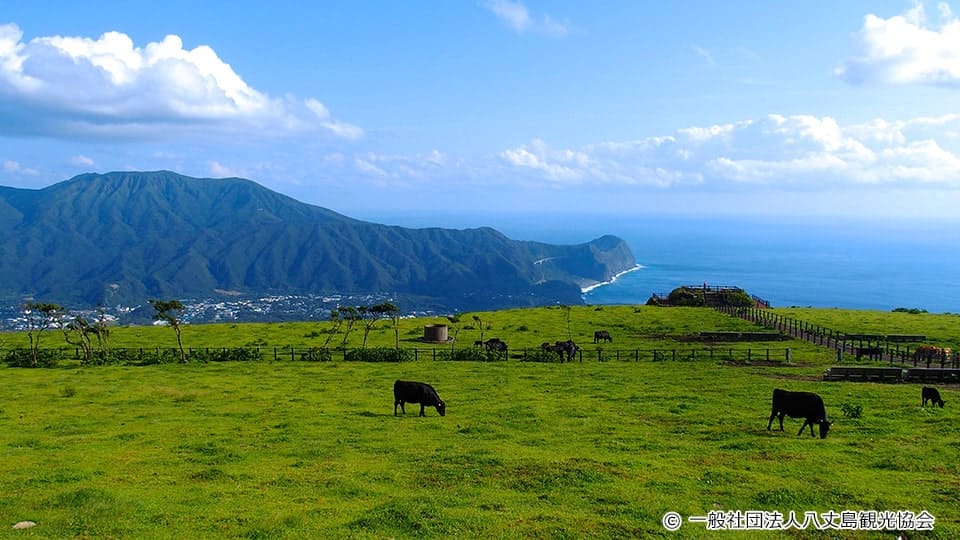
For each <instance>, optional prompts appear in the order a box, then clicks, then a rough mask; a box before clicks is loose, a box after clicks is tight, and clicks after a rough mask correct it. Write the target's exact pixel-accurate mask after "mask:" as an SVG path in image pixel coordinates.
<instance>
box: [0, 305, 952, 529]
mask: <svg viewBox="0 0 960 540" xmlns="http://www.w3.org/2000/svg"><path fill="white" fill-rule="evenodd" d="M803 311H804V314H803V315H801V314H799V313H797V314H793V315H792V316H796V317H797V318H800V319H802V320H807V321H808V322H820V324H823V325H826V326H829V325H830V323H828V322H827V321H822V322H821V321H818V320H817V319H816V318H815V317H816V316H817V312H819V311H833V310H812V311H810V312H809V313H807V312H806V310H803ZM471 315H472V314H468V315H467V316H465V317H464V324H467V325H474V324H475V322H474V321H473V320H472V318H471ZM478 315H479V316H480V317H481V319H482V320H483V322H484V323H485V324H490V325H491V327H492V328H491V329H489V330H486V331H485V337H486V338H489V337H494V336H496V337H500V338H502V339H504V340H506V341H508V342H509V343H510V344H511V348H514V349H515V348H522V347H537V346H538V345H539V343H541V342H543V341H554V340H558V339H566V337H567V323H566V316H565V313H564V311H563V310H561V309H559V308H552V309H550V308H541V309H534V310H508V311H501V312H495V313H480V314H478ZM833 315H834V314H833V313H831V314H830V316H833ZM900 315H907V314H895V313H890V314H887V313H874V315H873V316H875V317H876V318H878V319H880V320H886V321H887V322H881V324H885V325H887V326H884V328H889V329H886V330H883V331H878V332H877V333H923V334H926V335H928V336H931V337H934V338H937V337H938V336H939V334H937V333H936V332H937V331H935V330H931V329H929V328H927V327H920V328H917V329H914V328H913V327H901V326H898V325H897V322H896V317H897V316H900ZM854 316H858V312H851V317H854ZM908 316H909V317H917V316H916V315H908ZM921 317H926V316H921ZM939 317H940V316H932V318H933V319H934V320H937V321H939ZM947 317H948V316H947ZM842 320H847V319H842V318H841V321H842ZM908 320H911V319H908ZM851 321H853V319H852V318H851V319H849V320H847V322H849V323H850V327H851V328H850V330H849V331H851V332H854V331H856V332H864V333H866V332H867V331H868V330H867V329H865V328H861V327H859V326H857V325H858V324H859V323H858V322H851ZM890 321H894V322H890ZM430 322H445V319H441V318H436V319H417V320H413V319H408V320H403V321H401V325H402V326H401V332H400V334H401V339H402V340H404V341H403V344H404V346H418V347H424V346H425V345H423V344H420V343H417V342H416V341H414V340H415V338H416V337H418V336H420V335H421V333H422V326H423V324H426V323H430ZM328 325H329V323H327V322H306V323H276V324H262V325H261V324H257V325H252V324H251V325H248V324H240V325H232V324H216V325H190V326H187V327H185V329H184V341H185V345H186V346H188V347H189V346H193V347H221V346H237V345H259V346H263V347H274V346H276V347H284V346H291V345H292V346H297V347H306V346H320V345H321V344H322V342H323V340H325V339H326V334H324V333H323V332H324V330H325V329H326V328H327V327H328ZM380 326H381V327H380V328H379V329H377V330H374V332H373V333H371V336H370V344H371V345H372V346H392V344H393V339H394V337H393V330H392V329H391V328H389V326H388V325H387V324H385V323H381V325H380ZM834 327H839V329H843V328H844V327H842V326H840V325H839V324H837V325H836V326H834ZM570 328H571V334H572V337H573V338H574V339H575V340H577V341H578V342H579V343H582V344H584V346H585V347H587V348H592V347H593V345H592V343H591V342H592V334H593V331H594V330H595V329H607V330H609V331H610V332H611V334H613V335H614V338H615V340H616V342H615V343H614V344H613V345H610V344H605V345H603V347H604V350H608V349H612V348H614V347H622V348H624V349H629V348H644V349H649V348H658V347H662V348H671V347H688V346H703V345H702V344H692V343H680V342H677V341H676V340H675V339H673V337H671V336H678V335H686V334H691V333H695V332H698V331H710V330H714V331H715V330H744V331H750V330H756V327H754V326H753V325H751V324H749V323H746V322H745V321H741V320H739V319H735V318H732V317H728V316H725V315H722V314H719V313H716V312H713V311H712V310H707V309H697V308H671V309H662V308H660V309H658V308H647V307H640V308H634V307H627V306H619V307H609V306H604V307H602V308H600V309H597V308H595V307H586V306H584V307H574V308H573V309H572V311H571V318H570ZM931 328H932V327H931ZM943 334H944V335H943V336H942V339H943V340H947V339H949V337H948V335H949V330H947V331H944V332H943ZM361 337H362V336H361V332H360V331H359V330H354V332H353V334H352V335H351V339H350V341H349V342H348V345H353V346H356V345H359V343H360V338H361ZM478 338H479V331H478V330H477V329H475V328H474V329H464V330H462V331H461V334H460V341H461V343H466V344H469V343H472V342H473V340H475V339H478ZM0 339H2V340H3V342H4V343H3V346H7V347H9V346H15V345H18V344H20V343H19V342H20V341H21V340H23V342H24V343H25V338H24V336H23V335H22V334H5V335H2V336H0ZM44 340H45V345H48V346H55V347H59V346H61V344H62V338H61V336H59V335H58V334H56V333H49V334H45V335H44ZM334 343H339V340H338V339H336V340H334ZM947 343H949V341H947ZM112 344H113V346H114V347H173V346H175V337H174V335H173V332H172V331H171V330H170V329H168V328H158V327H143V328H138V327H131V328H117V329H115V330H114V333H113V339H112ZM461 346H463V345H461ZM721 346H722V347H726V346H727V345H721ZM730 346H733V347H747V346H752V347H756V348H762V347H771V348H774V347H779V348H782V347H788V346H789V347H791V348H792V349H793V350H794V351H795V352H794V364H793V365H790V366H786V365H781V366H776V365H774V366H756V365H754V366H732V365H728V364H726V363H723V362H714V361H710V360H706V359H701V360H697V361H677V362H673V361H664V362H652V361H642V362H603V363H601V362H596V361H591V360H590V356H588V355H585V358H586V359H587V360H586V361H584V362H583V363H573V364H533V363H522V362H516V361H510V362H499V363H471V362H464V363H453V362H432V361H420V362H409V363H403V364H362V363H344V362H340V361H335V362H328V363H305V362H290V361H281V362H249V363H211V364H187V365H163V366H144V367H125V366H107V367H95V368H89V367H77V366H76V365H74V364H73V363H72V362H63V363H61V367H60V368H55V369H12V368H6V367H0V377H2V378H3V381H4V387H3V390H2V392H0V456H2V459H0V538H76V537H91V538H93V537H96V538H184V537H189V538H221V537H233V538H333V537H344V538H390V537H397V538H422V537H427V538H430V537H432V538H450V537H465V538H474V537H483V538H488V537H489V538H516V537H527V538H582V537H601V538H646V537H676V538H701V537H703V538H712V537H724V538H742V537H748V536H749V537H752V536H756V535H757V532H730V531H725V532H713V533H708V532H707V531H706V528H705V526H704V525H702V524H692V523H687V524H684V526H683V527H682V528H681V529H680V531H678V532H676V533H667V531H666V530H665V529H664V528H663V527H662V526H661V517H662V516H663V514H664V513H665V512H667V511H676V512H679V513H680V514H682V515H683V516H690V515H700V516H703V515H706V514H707V512H708V511H712V510H744V511H745V510H770V511H773V510H776V511H779V512H782V513H784V514H786V513H787V512H789V511H791V510H793V511H795V512H797V513H798V514H801V513H802V512H804V511H809V510H814V511H819V512H825V511H827V510H836V511H842V510H876V511H883V510H894V511H895V510H911V511H914V512H919V511H921V510H926V511H928V512H930V513H932V514H933V515H934V516H936V518H937V522H936V529H935V530H934V531H933V532H932V533H926V534H921V535H910V537H911V538H912V537H916V536H919V537H930V538H960V510H958V506H957V502H958V501H960V427H958V413H957V412H956V411H957V404H958V403H960V388H954V387H944V386H941V388H940V389H941V393H942V394H943V397H944V399H945V400H946V401H947V406H946V408H945V409H933V408H926V409H924V408H921V407H920V385H915V384H900V385H884V384H873V383H846V382H830V383H827V382H823V381H821V380H820V378H821V375H822V372H823V369H824V367H825V366H826V365H829V364H830V362H831V361H832V359H833V358H835V355H834V354H832V353H831V352H830V351H826V350H823V349H819V348H817V347H815V346H813V345H809V344H806V343H803V342H799V341H784V342H774V343H753V344H750V343H748V344H730ZM444 347H446V346H444ZM397 378H406V379H414V380H424V381H428V382H431V383H432V384H434V385H435V386H436V388H437V389H438V391H439V392H440V395H441V397H443V398H444V399H445V400H446V401H447V402H448V412H447V416H446V417H443V418H441V417H439V416H437V414H436V411H435V410H434V409H432V408H431V409H428V410H427V415H428V416H427V418H417V417H416V414H417V412H418V411H419V407H418V406H415V405H411V406H408V408H407V415H406V416H405V417H397V418H395V417H394V416H393V410H392V393H391V389H392V383H393V380H395V379H397ZM776 387H780V388H786V389H790V390H809V391H815V392H817V393H819V394H820V395H821V396H823V397H824V400H825V402H826V405H827V412H828V415H830V417H831V419H832V420H833V421H834V422H835V424H834V427H833V429H832V430H831V433H830V436H829V437H828V438H827V439H825V440H819V439H814V438H811V437H810V436H809V434H805V435H804V436H802V437H798V436H797V435H796V432H797V430H798V429H799V426H800V423H801V421H799V420H791V419H787V420H786V421H785V422H784V424H785V429H786V432H784V433H780V432H778V431H771V432H768V431H767V430H766V422H767V417H768V415H769V406H770V405H769V404H770V395H771V393H772V390H773V388H776ZM844 403H848V404H854V405H861V406H862V407H863V416H862V417H861V418H858V419H850V418H845V417H844V416H843V415H842V413H841V405H842V404H844ZM21 520H32V521H35V522H37V523H38V526H37V527H35V528H33V529H27V530H22V531H14V530H12V529H10V526H11V525H12V524H13V523H16V522H17V521H21ZM766 536H768V537H771V538H773V537H779V536H781V535H778V534H776V533H767V534H766ZM786 536H789V537H803V538H806V537H810V538H822V537H830V538H834V537H838V538H863V537H873V538H895V537H896V535H895V534H891V533H889V532H887V533H871V534H867V533H863V532H852V531H831V532H830V533H829V534H823V533H817V532H814V531H813V530H812V529H811V530H808V531H806V532H802V533H801V532H796V531H792V532H791V533H789V534H786Z"/></svg>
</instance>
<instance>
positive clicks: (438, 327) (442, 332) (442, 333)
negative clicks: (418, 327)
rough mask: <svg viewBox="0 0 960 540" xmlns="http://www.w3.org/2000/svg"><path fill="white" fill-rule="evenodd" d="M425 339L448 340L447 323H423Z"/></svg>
mask: <svg viewBox="0 0 960 540" xmlns="http://www.w3.org/2000/svg"><path fill="white" fill-rule="evenodd" d="M423 340H424V341H437V342H445V341H447V325H445V324H425V325H423Z"/></svg>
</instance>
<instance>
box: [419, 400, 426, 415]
mask: <svg viewBox="0 0 960 540" xmlns="http://www.w3.org/2000/svg"><path fill="white" fill-rule="evenodd" d="M420 416H426V414H424V413H423V403H421V404H420Z"/></svg>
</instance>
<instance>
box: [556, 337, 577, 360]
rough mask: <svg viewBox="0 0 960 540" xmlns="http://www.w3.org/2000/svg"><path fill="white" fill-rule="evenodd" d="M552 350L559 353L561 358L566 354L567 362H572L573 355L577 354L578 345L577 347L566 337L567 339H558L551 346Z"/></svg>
mask: <svg viewBox="0 0 960 540" xmlns="http://www.w3.org/2000/svg"><path fill="white" fill-rule="evenodd" d="M553 350H555V351H557V354H559V355H560V358H561V360H562V359H563V357H564V356H566V357H567V362H573V357H574V356H576V355H577V351H579V350H580V347H578V346H577V344H576V343H574V342H573V340H570V339H568V340H567V341H558V342H557V343H556V344H555V345H554V346H553Z"/></svg>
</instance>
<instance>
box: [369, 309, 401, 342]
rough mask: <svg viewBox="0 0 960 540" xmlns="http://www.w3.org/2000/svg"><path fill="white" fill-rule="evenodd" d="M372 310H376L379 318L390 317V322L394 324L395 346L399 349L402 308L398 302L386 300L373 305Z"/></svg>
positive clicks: (375, 312)
mask: <svg viewBox="0 0 960 540" xmlns="http://www.w3.org/2000/svg"><path fill="white" fill-rule="evenodd" d="M370 311H372V312H374V314H375V315H376V316H377V318H384V319H390V322H391V323H392V324H393V340H394V346H395V347H396V348H397V349H399V348H400V308H399V307H398V306H397V305H396V304H391V303H390V302H384V303H382V304H377V305H375V306H373V307H371V308H370ZM364 341H366V340H364Z"/></svg>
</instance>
